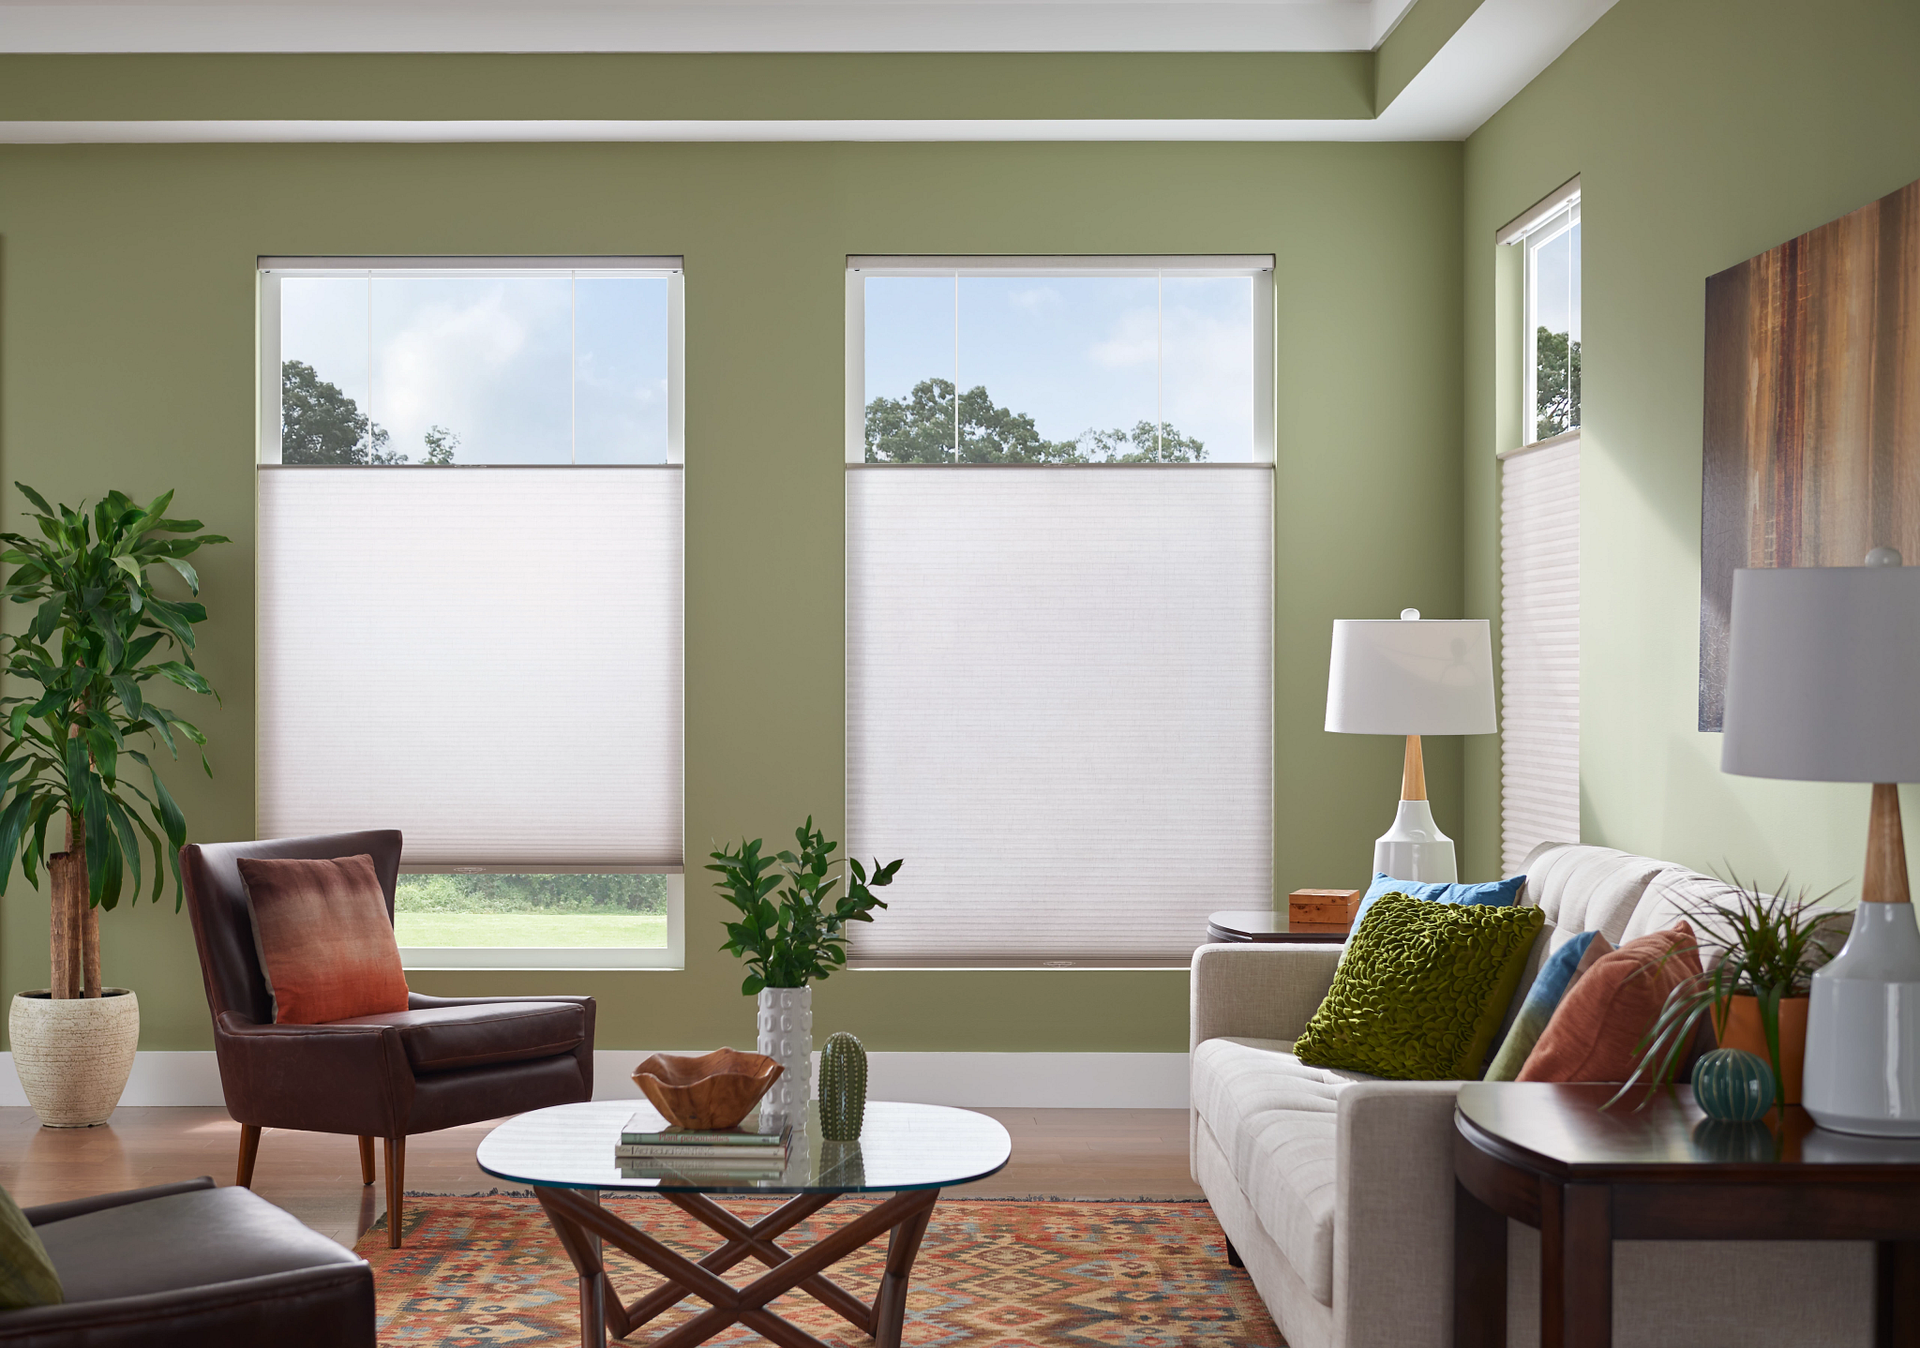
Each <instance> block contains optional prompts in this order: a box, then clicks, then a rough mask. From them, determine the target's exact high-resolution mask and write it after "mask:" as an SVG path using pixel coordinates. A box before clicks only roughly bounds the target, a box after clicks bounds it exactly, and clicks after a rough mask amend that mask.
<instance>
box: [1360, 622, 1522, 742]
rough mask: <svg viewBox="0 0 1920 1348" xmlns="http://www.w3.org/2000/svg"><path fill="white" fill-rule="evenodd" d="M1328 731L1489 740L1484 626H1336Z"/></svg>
mask: <svg viewBox="0 0 1920 1348" xmlns="http://www.w3.org/2000/svg"><path fill="white" fill-rule="evenodd" d="M1327 729H1328V730H1334V731H1340V732H1343V733H1345V734H1349V735H1489V734H1492V733H1493V730H1494V719H1493V645H1492V642H1491V641H1490V639H1489V638H1488V635H1487V620H1486V619H1485V618H1455V619H1429V618H1420V619H1405V618H1402V619H1393V618H1377V619H1376V618H1341V619H1338V620H1336V621H1335V622H1334V624H1333V660H1332V663H1331V665H1330V666H1329V668H1328V670H1327Z"/></svg>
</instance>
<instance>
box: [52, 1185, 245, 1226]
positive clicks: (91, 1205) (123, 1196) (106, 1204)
mask: <svg viewBox="0 0 1920 1348" xmlns="http://www.w3.org/2000/svg"><path fill="white" fill-rule="evenodd" d="M213 1187H214V1185H213V1177H212V1176H211V1175H202V1176H200V1178H199V1179H190V1180H181V1181H180V1182H179V1183H177V1184H155V1185H152V1186H150V1187H148V1188H145V1189H122V1190H120V1191H119V1192H117V1193H110V1194H93V1195H92V1196H90V1197H87V1198H69V1199H65V1200H63V1201H62V1202H59V1203H38V1204H35V1205H34V1206H33V1207H30V1208H22V1209H21V1211H22V1212H23V1213H25V1214H26V1218H27V1225H28V1226H45V1225H47V1223H49V1222H64V1221H66V1220H67V1218H69V1217H84V1216H86V1215H87V1214H88V1213H89V1212H104V1211H106V1210H107V1209H108V1208H123V1207H125V1206H126V1205H127V1204H129V1203H144V1202H146V1201H147V1200H148V1199H149V1198H167V1197H169V1196H171V1195H173V1194H190V1193H192V1192H194V1191H195V1190H196V1189H211V1188H213Z"/></svg>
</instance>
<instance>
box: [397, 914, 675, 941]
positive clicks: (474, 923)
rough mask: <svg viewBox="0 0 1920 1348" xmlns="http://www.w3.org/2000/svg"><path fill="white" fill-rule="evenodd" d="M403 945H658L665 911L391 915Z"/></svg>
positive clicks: (664, 938) (663, 936)
mask: <svg viewBox="0 0 1920 1348" xmlns="http://www.w3.org/2000/svg"><path fill="white" fill-rule="evenodd" d="M393 926H394V935H395V936H397V937H399V938H400V944H401V945H402V946H655V947H664V946H665V945H666V944H667V919H666V915H665V914H664V913H622V914H619V915H617V916H615V915H607V916H602V915H599V914H595V913H409V912H397V913H395V914H394V915H393Z"/></svg>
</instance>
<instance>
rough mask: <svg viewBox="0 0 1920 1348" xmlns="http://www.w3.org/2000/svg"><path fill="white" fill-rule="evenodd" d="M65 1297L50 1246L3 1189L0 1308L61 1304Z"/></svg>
mask: <svg viewBox="0 0 1920 1348" xmlns="http://www.w3.org/2000/svg"><path fill="white" fill-rule="evenodd" d="M63 1300H65V1296H64V1295H63V1294H62V1292H61V1290H60V1275H59V1274H58V1273H57V1272H55V1271H54V1267H53V1260H51V1259H49V1258H47V1247H46V1246H44V1245H42V1244H41V1243H40V1236H39V1234H38V1233H37V1232H35V1231H34V1229H33V1227H32V1226H31V1225H30V1224H29V1223H28V1222H27V1214H26V1213H24V1212H22V1211H20V1205H19V1204H18V1203H16V1202H14V1201H13V1195H12V1194H10V1193H8V1192H7V1191H6V1190H5V1189H0V1310H8V1311H17V1310H21V1309H23V1308H25V1307H27V1306H58V1305H59V1304H60V1303H61V1302H62V1301H63Z"/></svg>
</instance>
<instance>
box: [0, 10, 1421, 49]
mask: <svg viewBox="0 0 1920 1348" xmlns="http://www.w3.org/2000/svg"><path fill="white" fill-rule="evenodd" d="M1411 3H1412V0H851V2H849V0H707V3H703V4H689V3H686V0H677V2H676V0H599V2H598V3H595V2H594V0H565V2H564V3H556V4H533V3H503V2H502V0H492V2H491V3H489V2H486V0H480V2H476V0H400V2H399V3H394V4H368V3H365V0H359V2H357V3H353V2H342V3H333V2H331V0H286V2H285V3H274V2H272V0H237V2H230V3H214V4H206V3H201V4H181V3H174V2H172V0H134V2H133V3H128V0H116V2H112V3H86V2H85V0H81V2H79V3H72V2H70V3H46V2H45V0H41V3H31V2H30V3H16V2H15V0H3V2H0V51H7V52H500V51H509V52H633V51H651V52H771V51H795V52H800V51H804V52H858V51H866V52H899V51H960V52H967V51H1366V50H1370V49H1371V48H1372V47H1374V46H1375V45H1376V44H1377V43H1378V42H1379V41H1380V39H1381V38H1382V37H1384V36H1385V34H1386V33H1387V32H1388V31H1389V30H1390V29H1391V28H1392V26H1393V25H1394V24H1395V23H1397V22H1398V21H1399V19H1400V16H1401V14H1402V13H1403V12H1404V11H1405V10H1406V9H1407V8H1408V7H1409V6H1410V4H1411Z"/></svg>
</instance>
